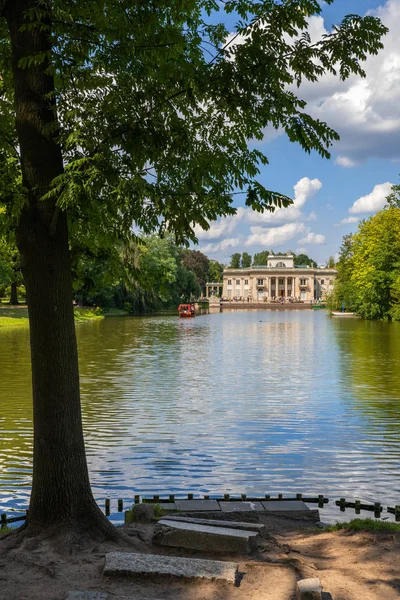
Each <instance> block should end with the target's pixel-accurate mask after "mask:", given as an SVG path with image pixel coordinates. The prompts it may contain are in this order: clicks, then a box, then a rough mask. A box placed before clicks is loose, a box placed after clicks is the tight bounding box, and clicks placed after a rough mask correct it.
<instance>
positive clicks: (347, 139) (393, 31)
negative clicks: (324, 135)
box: [300, 0, 400, 168]
mask: <svg viewBox="0 0 400 600" xmlns="http://www.w3.org/2000/svg"><path fill="white" fill-rule="evenodd" d="M374 14H375V15H377V16H378V17H379V18H380V19H381V20H382V22H383V23H384V24H385V25H386V26H387V27H389V33H388V34H387V35H386V36H385V37H384V38H383V43H384V49H383V50H380V51H379V53H378V55H377V56H369V57H368V58H367V60H366V61H365V62H364V63H363V68H364V69H365V71H366V74H367V76H366V78H365V79H360V78H359V77H356V76H352V77H350V78H349V79H348V80H346V81H344V82H341V81H340V80H339V78H338V77H335V76H333V75H331V74H328V75H325V76H324V77H322V78H321V80H320V81H319V82H318V83H312V82H304V83H303V84H302V86H301V88H300V95H301V97H302V98H304V100H306V101H307V103H308V105H307V107H306V109H305V110H306V112H309V113H310V114H312V116H314V117H317V118H319V119H321V120H322V121H326V122H327V123H328V124H329V125H330V126H331V127H333V129H335V130H336V131H337V132H338V133H339V134H340V136H341V140H340V142H338V143H336V144H335V147H334V150H337V151H338V153H339V156H338V158H337V160H336V162H337V164H339V165H341V166H343V167H348V168H349V167H352V166H355V164H357V163H358V162H360V161H362V160H366V159H367V158H370V157H381V158H391V159H396V158H399V157H400V144H399V136H400V102H399V98H400V45H399V42H398V31H399V29H400V2H399V0H388V1H387V2H384V3H382V6H380V7H379V8H378V9H377V10H376V11H374ZM310 33H311V35H312V39H313V41H317V40H318V39H320V38H321V35H322V34H323V33H327V32H326V31H325V28H324V25H323V21H322V19H321V17H313V18H312V19H311V20H310Z"/></svg>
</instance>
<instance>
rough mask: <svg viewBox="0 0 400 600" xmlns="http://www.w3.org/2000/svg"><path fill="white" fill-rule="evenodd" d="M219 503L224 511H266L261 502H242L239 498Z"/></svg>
mask: <svg viewBox="0 0 400 600" xmlns="http://www.w3.org/2000/svg"><path fill="white" fill-rule="evenodd" d="M219 505H220V507H221V510H222V511H223V512H250V511H257V512H258V511H260V512H264V507H263V505H262V504H261V502H241V501H240V500H238V501H237V502H220V503H219Z"/></svg>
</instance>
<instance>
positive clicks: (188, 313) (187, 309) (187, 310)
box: [178, 304, 196, 319]
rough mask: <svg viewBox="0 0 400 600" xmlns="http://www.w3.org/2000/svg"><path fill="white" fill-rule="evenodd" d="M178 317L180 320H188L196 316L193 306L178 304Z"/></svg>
mask: <svg viewBox="0 0 400 600" xmlns="http://www.w3.org/2000/svg"><path fill="white" fill-rule="evenodd" d="M178 315H179V317H180V318H181V319H190V318H192V317H195V316H196V312H195V309H194V304H180V305H179V306H178Z"/></svg>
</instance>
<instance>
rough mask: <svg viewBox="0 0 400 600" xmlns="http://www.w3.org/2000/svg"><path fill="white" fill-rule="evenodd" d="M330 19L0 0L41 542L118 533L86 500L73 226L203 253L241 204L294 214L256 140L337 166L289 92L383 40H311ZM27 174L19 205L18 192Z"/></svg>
mask: <svg viewBox="0 0 400 600" xmlns="http://www.w3.org/2000/svg"><path fill="white" fill-rule="evenodd" d="M327 2H328V3H329V4H331V3H332V2H333V0H327ZM218 11H221V12H222V11H225V12H226V13H231V12H234V11H235V12H236V13H237V15H238V16H239V21H238V25H237V34H245V37H244V39H243V42H244V43H242V44H238V45H235V44H234V43H233V40H234V38H231V40H230V42H228V43H227V42H226V40H227V37H228V34H229V31H228V30H227V29H226V27H225V26H224V25H223V17H221V19H219V20H218V16H217V15H216V14H215V13H217V12H218ZM320 12H321V5H320V2H319V1H318V0H294V1H292V2H271V0H263V1H261V2H254V1H250V0H237V1H235V2H232V1H228V2H226V3H224V4H223V6H220V5H219V4H217V3H215V1H214V0H187V1H186V2H184V3H182V2H181V1H179V2H178V1H175V0H168V1H167V0H159V1H157V2H148V3H140V4H135V3H132V2H130V1H128V0H120V1H118V2H116V1H115V0H100V1H98V0H86V1H85V2H65V0H53V1H50V0H0V30H1V31H0V73H1V77H2V78H1V102H2V111H0V121H1V122H0V131H1V132H2V135H1V137H0V148H1V154H2V158H4V159H5V160H4V164H6V165H7V173H5V179H6V181H5V182H6V184H7V185H6V186H3V185H2V186H0V189H1V190H2V191H1V196H0V200H1V201H2V202H3V203H4V205H5V207H6V212H7V219H10V220H12V219H14V220H15V224H16V240H17V246H18V249H19V252H20V254H21V262H22V264H23V274H24V280H25V285H26V290H27V297H28V306H29V319H30V341H31V356H32V375H33V377H32V380H33V412H34V424H35V425H34V427H35V431H34V440H35V443H34V458H33V485H32V494H31V501H30V510H29V518H28V520H27V528H28V530H29V529H31V530H32V531H40V532H41V533H42V534H43V533H46V532H53V533H54V532H57V534H58V535H60V536H61V535H64V536H65V539H67V540H71V539H72V536H71V532H72V531H74V534H75V538H74V539H77V537H79V535H81V536H82V535H83V536H84V537H85V538H86V539H90V538H93V537H98V538H102V537H104V536H105V537H115V536H116V535H117V533H116V530H115V529H114V528H113V527H112V526H111V525H110V523H109V522H108V521H107V519H106V518H105V517H104V516H103V515H102V513H101V511H100V509H99V508H98V507H97V505H96V503H95V501H94V499H93V496H92V494H91V491H90V484H89V477H88V471H87V465H86V459H85V450H84V442H83V432H82V422H81V415H80V398H79V373H78V356H77V348H76V339H75V329H74V320H73V311H72V279H71V261H70V255H69V230H70V231H73V230H74V229H77V224H79V227H80V228H81V230H82V231H83V233H84V234H85V231H86V232H91V233H92V234H93V235H104V234H105V232H108V234H109V236H110V239H118V238H126V237H129V236H130V235H131V230H132V224H135V225H136V227H137V228H138V229H140V230H142V231H143V232H144V233H145V234H148V233H151V232H153V231H157V230H161V231H163V232H164V231H165V230H168V231H171V232H174V234H175V235H176V238H177V241H178V243H182V242H185V241H187V240H188V239H191V240H193V241H196V237H195V233H194V226H195V225H196V224H198V225H200V226H201V227H202V228H203V229H207V228H208V227H209V221H210V220H214V219H216V218H217V217H218V216H220V215H221V216H222V215H232V214H234V213H235V210H234V208H232V206H231V200H232V193H233V192H234V191H235V192H236V191H237V190H239V191H244V192H245V193H246V205H247V206H250V207H252V208H254V209H256V210H259V211H263V210H266V209H267V210H268V209H271V208H273V207H275V206H280V207H281V206H287V205H288V204H289V203H290V200H289V199H288V198H287V197H285V196H284V195H282V194H279V193H277V192H274V191H271V190H267V189H266V188H265V187H264V186H263V185H262V184H261V183H260V182H259V181H258V179H257V176H258V174H259V170H260V166H262V165H265V164H267V159H266V157H265V156H264V155H263V154H262V152H261V151H260V150H259V149H254V148H253V149H250V148H249V147H248V142H249V141H250V140H253V139H254V138H255V139H262V136H263V131H264V129H265V127H266V126H267V125H272V126H273V127H275V128H276V129H278V128H280V127H281V128H282V129H283V130H284V131H285V132H286V134H287V135H288V137H289V139H290V140H291V141H292V142H298V143H299V144H300V145H301V146H302V148H303V149H304V150H305V151H306V152H310V151H311V150H315V151H317V152H318V153H319V154H320V155H321V156H323V157H329V148H330V146H331V145H332V143H333V142H334V141H335V140H337V139H338V135H337V134H336V133H335V132H334V131H333V130H332V129H331V128H329V126H328V125H327V124H325V123H322V122H320V121H318V120H317V119H314V118H312V117H311V116H310V115H308V114H307V113H306V112H305V110H304V109H305V102H304V101H302V100H301V98H299V97H297V96H296V95H295V93H294V92H293V89H295V86H296V84H300V83H301V82H302V81H303V80H309V81H316V80H317V79H318V78H319V77H320V76H322V75H324V74H325V73H331V74H336V73H337V74H338V75H339V77H340V78H341V79H346V78H348V77H349V76H350V75H352V74H353V73H355V74H357V75H361V76H362V75H364V72H363V69H362V66H361V64H362V61H363V60H365V58H366V56H367V54H370V53H376V52H377V51H378V50H379V49H380V48H381V47H382V43H381V41H380V40H381V37H382V35H384V34H385V33H386V31H387V30H386V28H385V27H383V25H382V24H381V23H380V21H379V20H378V19H376V18H374V17H372V16H369V15H368V16H366V17H364V18H361V17H358V16H357V15H350V16H347V17H346V18H345V19H344V20H343V21H342V23H341V24H340V26H338V27H334V28H333V30H332V33H331V34H330V35H327V36H325V37H324V38H323V39H322V40H320V41H319V42H317V43H315V44H312V42H311V40H310V38H309V36H308V35H307V27H308V22H309V21H308V19H309V17H310V16H312V15H315V14H319V13H320ZM205 48H207V50H208V51H211V52H212V55H213V56H212V58H208V53H207V52H206V51H205ZM210 48H211V49H212V50H210ZM15 140H17V144H15ZM16 153H17V154H18V155H19V158H20V169H19V167H18V163H17V162H16V158H15V156H16ZM13 170H14V175H15V177H14V181H17V180H20V181H22V190H23V191H22V193H21V188H20V187H19V186H17V187H15V186H13V185H11V187H10V188H8V187H7V186H8V183H9V181H10V180H11V181H12V180H13V178H11V179H10V178H8V174H9V172H12V171H13ZM3 190H5V192H3ZM99 232H100V233H99ZM60 465H62V468H60Z"/></svg>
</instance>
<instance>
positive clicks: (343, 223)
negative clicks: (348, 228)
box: [335, 217, 360, 227]
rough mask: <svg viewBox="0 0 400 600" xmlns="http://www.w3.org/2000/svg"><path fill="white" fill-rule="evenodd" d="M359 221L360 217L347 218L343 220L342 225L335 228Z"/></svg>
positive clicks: (338, 224) (337, 224)
mask: <svg viewBox="0 0 400 600" xmlns="http://www.w3.org/2000/svg"><path fill="white" fill-rule="evenodd" d="M359 220H360V218H359V217H346V218H345V219H342V220H341V221H340V223H336V225H335V227H340V225H350V224H351V223H358V221H359Z"/></svg>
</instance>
